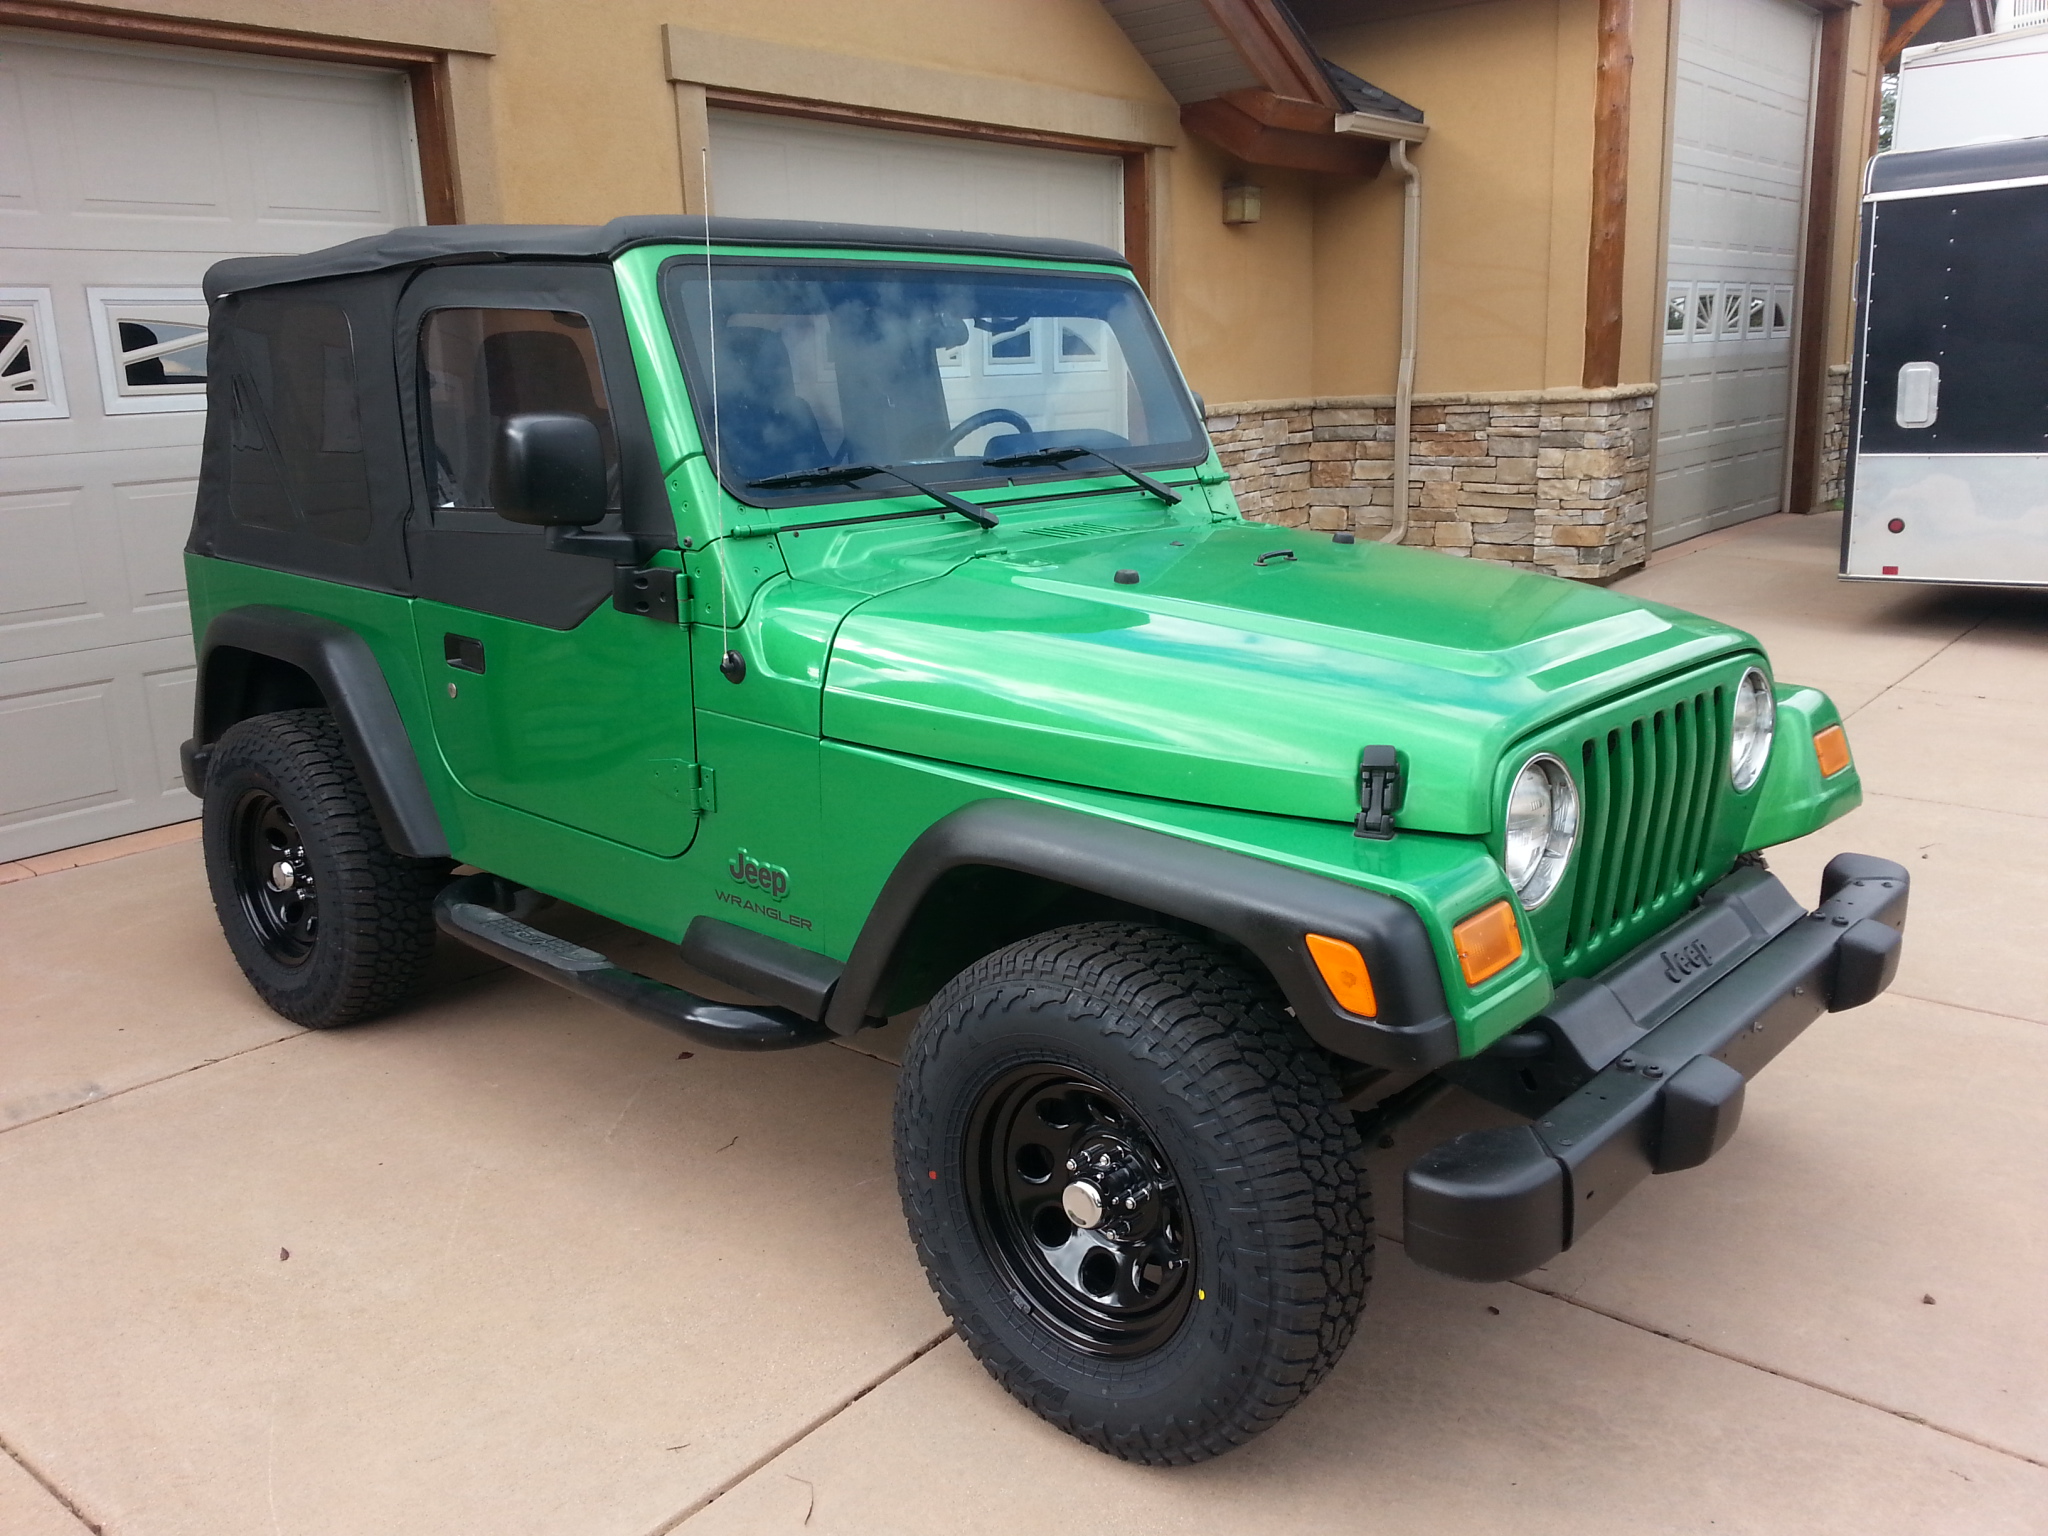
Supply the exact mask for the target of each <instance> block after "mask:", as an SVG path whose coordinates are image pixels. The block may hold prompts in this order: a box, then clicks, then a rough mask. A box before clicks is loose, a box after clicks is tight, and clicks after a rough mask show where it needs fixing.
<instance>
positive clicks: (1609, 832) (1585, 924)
mask: <svg viewBox="0 0 2048 1536" xmlns="http://www.w3.org/2000/svg"><path fill="white" fill-rule="evenodd" d="M1567 756H1569V754H1567ZM1573 766H1574V768H1575V770H1576V772H1575V775H1574V776H1575V777H1576V778H1577V779H1578V781H1579V848H1578V855H1577V863H1578V866H1579V868H1578V883H1577V886H1576V888H1575V889H1574V890H1573V893H1572V912H1571V925H1570V927H1569V928H1567V929H1566V931H1565V957H1566V959H1567V961H1569V960H1570V959H1571V958H1573V957H1574V956H1576V955H1577V954H1578V953H1579V952H1581V951H1582V950H1584V949H1585V948H1587V947H1588V946H1589V945H1593V944H1598V943H1600V942H1601V941H1602V940H1604V939H1607V938H1609V937H1611V936H1613V935H1615V934H1617V933H1619V932H1622V931H1624V930H1632V929H1634V928H1636V927H1637V926H1638V919H1641V918H1644V917H1646V916H1649V915H1650V914H1652V913H1653V912H1658V911H1659V910H1660V909H1662V908H1665V907H1668V906H1672V905H1675V904H1676V903H1678V902H1680V901H1684V900H1689V899H1690V898H1691V897H1692V896H1693V894H1694V893H1695V892H1696V891H1697V890H1698V888H1699V885H1700V881H1701V876H1702V874H1703V873H1704V871H1703V869H1702V864H1703V861H1704V860H1705V858H1706V856H1707V834H1708V830H1709V825H1710V823H1711V822H1712V820H1713V811H1714V802H1715V797H1716V796H1717V794H1718V793H1719V791H1720V790H1721V788H1722V786H1723V785H1724V784H1725V783H1726V782H1727V769H1728V698H1727V689H1725V688H1721V687H1714V688H1703V689H1701V690H1700V691H1699V692H1697V693H1695V694H1693V695H1691V696H1690V697H1688V698H1681V699H1676V700H1673V701H1671V702H1669V703H1664V704H1660V705H1658V706H1656V707H1655V708H1653V709H1650V710H1648V711H1646V712H1645V713H1643V714H1640V715H1638V716H1636V718H1635V719H1633V720H1630V721H1627V722H1625V723H1623V724H1621V725H1619V726H1616V727H1614V728H1613V729H1611V730H1606V731H1602V732H1601V733H1600V734H1598V735H1596V736H1592V737H1589V738H1588V739H1587V740H1586V741H1585V742H1584V743H1582V744H1581V746H1580V750H1579V754H1578V762H1577V763H1576V764H1574V765H1573Z"/></svg>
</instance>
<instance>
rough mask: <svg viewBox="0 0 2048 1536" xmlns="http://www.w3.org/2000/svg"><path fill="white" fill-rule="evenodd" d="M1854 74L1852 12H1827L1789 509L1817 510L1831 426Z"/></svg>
mask: <svg viewBox="0 0 2048 1536" xmlns="http://www.w3.org/2000/svg"><path fill="white" fill-rule="evenodd" d="M1848 78H1849V13H1848V12H1847V11H1845V10H1840V11H1824V12H1823V13H1822V14H1821V18H1820V65H1819V68H1818V70H1817V71H1816V74H1815V79H1814V91H1813V96H1814V102H1813V147H1812V150H1811V152H1810V154H1809V157H1808V158H1809V161H1810V163H1811V164H1812V166H1813V170H1812V173H1811V174H1810V176H1809V177H1808V180H1807V187H1806V249H1805V251H1804V252H1803V253H1802V260H1801V263H1800V273H1799V327H1798V331H1797V332H1796V334H1795V336H1794V338H1793V354H1792V402H1791V415H1792V468H1791V472H1790V473H1789V474H1788V475H1787V476H1786V477H1785V510H1786V511H1787V512H1813V511H1817V510H1818V506H1817V504H1818V502H1819V500H1820V457H1821V447H1822V442H1821V440H1822V437H1823V436H1824V434H1825V433H1826V431H1827V403H1828V314H1829V311H1830V310H1831V309H1833V308H1834V303H1835V295H1834V294H1833V293H1832V292H1831V291H1830V287H1831V285H1830V281H1829V280H1830V279H1831V278H1832V277H1833V275H1834V271H1835V204H1836V203H1837V202H1838V201H1840V194H1841V185H1842V183H1841V159H1842V101H1843V96H1844V93H1845V92H1846V91H1847V89H1848Z"/></svg>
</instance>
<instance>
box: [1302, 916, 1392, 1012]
mask: <svg viewBox="0 0 2048 1536" xmlns="http://www.w3.org/2000/svg"><path fill="white" fill-rule="evenodd" d="M1308 952H1309V956H1310V958H1312V959H1313V960H1314V961H1315V963H1316V969H1317V970H1318V971H1320V972H1321V973H1322V977H1323V984H1324V985H1325V986H1327V987H1328V988H1329V989H1330V996H1332V997H1334V998H1336V999H1337V1006H1338V1007H1340V1008H1342V1009H1343V1010H1344V1011H1345V1012H1346V1013H1355V1014H1357V1015H1358V1016H1359V1017H1360V1018H1365V1019H1370V1018H1374V1017H1377V1016H1378V1014H1379V1011H1380V1003H1379V999H1378V998H1377V997H1375V996H1374V995H1373V990H1372V972H1371V971H1369V970H1367V969H1366V965H1365V956H1363V955H1361V954H1360V953H1359V952H1358V946H1357V945H1356V944H1347V943H1345V942H1344V940H1342V939H1332V938H1327V937H1325V936H1324V935H1322V934H1320V933H1311V934H1309V935H1308Z"/></svg>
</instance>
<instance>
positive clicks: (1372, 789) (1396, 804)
mask: <svg viewBox="0 0 2048 1536" xmlns="http://www.w3.org/2000/svg"><path fill="white" fill-rule="evenodd" d="M1405 787H1406V786H1405V785H1404V783H1403V780H1402V774H1401V754H1400V753H1399V752H1397V751H1395V750H1394V749H1393V748H1392V747H1366V748H1364V749H1363V750H1362V751H1360V752H1359V754H1358V825H1357V829H1356V830H1357V833H1358V835H1359V836H1360V837H1376V838H1380V839H1383V840H1384V839H1386V838H1390V837H1392V836H1393V835H1394V812H1396V811H1398V810H1399V809H1401V796H1402V793H1403V791H1404V789H1405Z"/></svg>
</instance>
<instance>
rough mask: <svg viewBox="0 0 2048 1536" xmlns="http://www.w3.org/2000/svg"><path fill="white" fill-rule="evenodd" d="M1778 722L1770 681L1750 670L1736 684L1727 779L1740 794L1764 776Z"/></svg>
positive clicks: (1758, 672) (1776, 707)
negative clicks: (1774, 728)
mask: <svg viewBox="0 0 2048 1536" xmlns="http://www.w3.org/2000/svg"><path fill="white" fill-rule="evenodd" d="M1777 723H1778V705H1777V701H1776V700H1774V699H1773V698H1772V697H1771V680H1770V679H1769V678H1767V677H1765V676H1764V674H1763V670H1762V669H1761V668H1759V667H1751V668H1750V669H1749V670H1748V671H1747V672H1745V673H1743V674H1742V681H1741V682H1739V683H1737V684H1736V685H1735V720H1734V728H1733V729H1732V730H1731V731H1730V732H1729V743H1728V777H1729V778H1730V779H1731V780H1732V781H1733V782H1734V784H1735V788H1736V790H1737V791H1738V792H1740V791H1742V790H1745V789H1748V788H1749V787H1750V786H1751V785H1753V784H1754V783H1756V781H1757V780H1758V779H1760V778H1762V777H1763V772H1764V764H1765V763H1766V762H1768V761H1769V760H1770V756H1771V731H1772V729H1773V727H1775V726H1776V725H1777Z"/></svg>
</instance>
